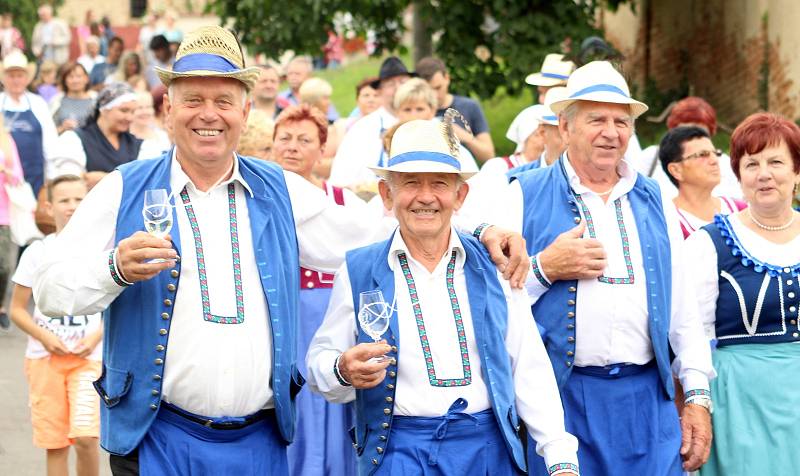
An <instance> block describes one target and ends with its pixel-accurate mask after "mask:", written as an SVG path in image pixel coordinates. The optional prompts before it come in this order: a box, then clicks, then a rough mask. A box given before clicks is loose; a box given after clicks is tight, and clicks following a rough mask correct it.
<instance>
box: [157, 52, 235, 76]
mask: <svg viewBox="0 0 800 476" xmlns="http://www.w3.org/2000/svg"><path fill="white" fill-rule="evenodd" d="M172 71H173V72H175V73H189V72H192V71H216V72H219V73H235V72H237V71H241V68H239V67H238V66H236V65H235V64H233V63H231V62H230V61H228V60H226V59H225V58H223V57H222V56H219V55H212V54H210V53H194V54H191V55H186V56H183V57H181V59H179V60H178V61H176V62H175V63H174V64H173V65H172Z"/></svg>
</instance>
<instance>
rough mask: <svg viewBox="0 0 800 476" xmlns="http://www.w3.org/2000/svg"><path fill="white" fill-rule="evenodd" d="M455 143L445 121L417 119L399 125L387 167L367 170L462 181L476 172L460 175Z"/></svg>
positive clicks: (455, 140)
mask: <svg viewBox="0 0 800 476" xmlns="http://www.w3.org/2000/svg"><path fill="white" fill-rule="evenodd" d="M459 145H460V144H459V142H458V139H457V138H456V137H455V133H454V132H453V125H452V123H449V122H448V121H438V120H436V119H432V120H427V121H426V120H424V119H418V120H414V121H408V122H406V123H405V124H402V125H401V126H400V127H398V128H397V130H396V131H395V133H394V136H392V147H391V150H390V151H389V162H388V163H387V166H386V167H370V170H372V171H373V172H375V175H377V176H379V177H381V178H384V179H385V178H388V177H389V172H405V173H423V172H428V173H447V174H459V175H460V176H461V178H463V179H464V180H466V179H468V178H470V177H472V176H473V175H475V172H462V170H461V161H460V160H459V159H458V148H459Z"/></svg>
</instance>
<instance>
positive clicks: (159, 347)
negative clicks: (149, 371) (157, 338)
mask: <svg viewBox="0 0 800 476" xmlns="http://www.w3.org/2000/svg"><path fill="white" fill-rule="evenodd" d="M156 351H158V352H164V346H163V345H161V344H158V345H157V346H156Z"/></svg>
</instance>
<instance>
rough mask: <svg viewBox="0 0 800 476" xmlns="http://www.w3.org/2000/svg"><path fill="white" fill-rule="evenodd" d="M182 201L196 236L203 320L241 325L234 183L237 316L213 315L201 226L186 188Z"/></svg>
mask: <svg viewBox="0 0 800 476" xmlns="http://www.w3.org/2000/svg"><path fill="white" fill-rule="evenodd" d="M181 200H183V204H184V206H185V208H186V215H187V216H188V217H189V225H191V227H192V235H193V236H194V247H195V250H196V252H197V273H198V277H199V278H200V298H201V301H202V303H203V319H205V320H206V321H209V322H216V323H218V324H241V323H242V322H244V290H243V287H242V265H241V258H240V255H239V227H238V223H237V221H236V189H235V187H234V185H233V184H232V183H230V184H228V217H229V218H228V219H229V222H230V234H231V254H232V261H233V285H234V288H235V291H236V316H235V317H227V316H217V315H214V314H211V298H210V296H209V293H208V275H207V274H206V260H205V255H204V254H203V239H202V238H201V236H200V226H199V225H198V224H197V216H196V215H195V213H194V209H193V208H192V202H191V200H189V193H188V192H187V191H186V187H184V188H183V190H181Z"/></svg>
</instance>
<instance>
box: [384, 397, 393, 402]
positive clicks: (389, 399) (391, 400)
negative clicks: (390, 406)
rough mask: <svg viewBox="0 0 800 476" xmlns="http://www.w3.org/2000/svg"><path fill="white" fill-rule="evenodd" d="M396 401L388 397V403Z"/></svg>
mask: <svg viewBox="0 0 800 476" xmlns="http://www.w3.org/2000/svg"><path fill="white" fill-rule="evenodd" d="M393 401H394V399H393V398H392V397H386V403H392V402H393Z"/></svg>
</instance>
